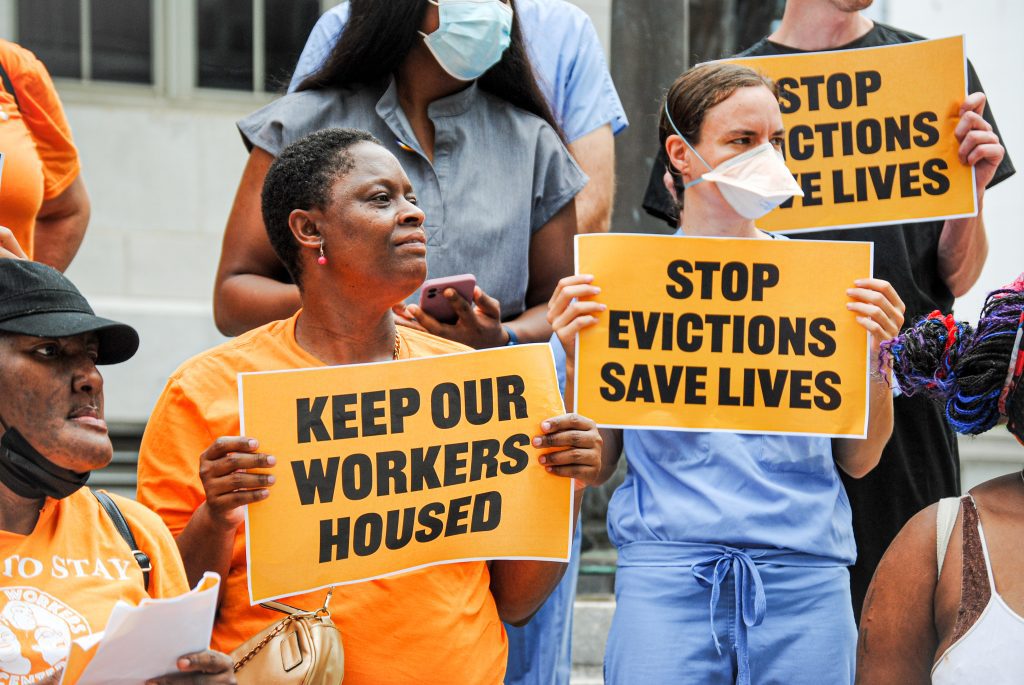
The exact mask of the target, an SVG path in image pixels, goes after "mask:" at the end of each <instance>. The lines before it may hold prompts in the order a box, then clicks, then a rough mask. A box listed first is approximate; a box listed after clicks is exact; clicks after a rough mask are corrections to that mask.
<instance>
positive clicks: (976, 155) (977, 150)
mask: <svg viewBox="0 0 1024 685" xmlns="http://www.w3.org/2000/svg"><path fill="white" fill-rule="evenodd" d="M984 111H985V94H984V93H980V92H979V93H971V94H970V95H968V96H967V98H966V99H965V100H964V101H963V103H962V104H961V105H960V121H959V122H958V123H957V125H956V130H955V131H954V135H956V139H957V142H959V143H960V149H959V151H958V154H959V157H960V163H961V164H967V165H969V166H972V167H974V184H975V186H976V187H977V189H978V199H979V200H980V199H981V197H982V195H983V194H984V193H985V187H986V186H988V184H989V181H991V180H992V177H993V176H995V174H996V169H998V168H999V163H1000V162H1002V161H1003V156H1004V155H1005V154H1006V149H1005V148H1004V147H1003V145H1002V143H1000V142H999V136H997V135H996V134H995V131H993V130H992V124H990V123H988V122H987V121H985V120H984V119H983V118H982V113H983V112H984Z"/></svg>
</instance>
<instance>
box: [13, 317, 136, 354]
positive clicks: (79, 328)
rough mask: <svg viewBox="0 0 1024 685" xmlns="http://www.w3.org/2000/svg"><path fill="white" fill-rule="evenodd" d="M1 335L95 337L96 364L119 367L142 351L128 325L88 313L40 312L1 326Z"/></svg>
mask: <svg viewBox="0 0 1024 685" xmlns="http://www.w3.org/2000/svg"><path fill="white" fill-rule="evenodd" d="M0 331H5V332H7V333H18V334H20V335H32V336H35V337H37V338H66V337H69V336H72V335H82V334H83V333H95V334H96V336H97V337H98V338H99V344H100V347H99V356H98V357H97V359H96V363H97V364H120V363H121V362H123V361H127V360H129V359H131V358H132V357H133V356H134V355H135V353H136V352H137V351H138V349H139V334H138V333H137V332H136V330H135V329H134V328H132V327H131V326H129V325H128V324H124V323H119V322H117V321H111V320H110V319H104V318H103V317H102V316H96V315H95V314H86V313H85V312H53V311H50V312H40V313H39V314H28V315H26V316H19V317H18V318H16V319H10V320H8V321H3V322H0Z"/></svg>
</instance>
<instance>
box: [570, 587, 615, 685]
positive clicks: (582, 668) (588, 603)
mask: <svg viewBox="0 0 1024 685" xmlns="http://www.w3.org/2000/svg"><path fill="white" fill-rule="evenodd" d="M614 612H615V598H614V597H612V596H611V595H590V596H588V595H580V596H578V597H577V599H576V606H575V609H574V613H573V620H572V665H573V674H574V676H573V677H574V678H575V677H576V676H575V674H577V673H578V674H579V677H580V678H584V677H597V680H596V681H593V682H598V683H599V682H601V665H602V664H603V663H604V645H605V642H607V640H608V630H609V628H611V625H612V614H613V613H614ZM594 674H596V676H595V675H594ZM573 682H574V683H575V682H576V680H573ZM585 682H591V681H587V680H581V681H580V684H581V685H582V684H583V683H585Z"/></svg>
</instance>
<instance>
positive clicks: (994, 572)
mask: <svg viewBox="0 0 1024 685" xmlns="http://www.w3.org/2000/svg"><path fill="white" fill-rule="evenodd" d="M1022 347H1024V274H1022V276H1020V277H1018V278H1017V280H1016V281H1014V282H1013V283H1012V284H1010V285H1008V286H1006V287H1005V288H1001V289H999V290H996V291H994V292H992V293H990V294H989V296H988V298H987V299H986V300H985V306H984V308H983V309H982V313H981V316H980V318H979V321H978V326H977V328H976V329H975V328H972V327H971V326H970V324H967V323H966V322H957V321H955V320H954V319H953V317H952V315H949V316H942V315H941V314H939V313H938V312H935V313H933V314H931V315H930V316H929V317H928V318H926V319H924V320H922V321H920V322H918V323H917V324H916V325H914V326H913V327H911V328H909V329H907V330H906V331H904V333H903V334H901V335H900V336H898V337H897V338H894V339H893V340H892V341H891V343H888V344H885V345H883V348H884V351H883V355H885V356H886V357H888V359H889V360H890V361H891V363H892V365H893V375H894V377H895V378H896V380H897V382H898V383H899V387H900V389H901V390H902V391H903V392H905V393H908V394H913V393H922V394H925V395H927V396H930V397H933V398H934V399H936V400H937V401H943V402H944V403H945V407H946V418H947V420H948V421H949V423H950V425H951V426H952V427H953V428H954V430H956V431H957V432H959V433H964V434H972V435H976V434H979V433H983V432H985V431H987V430H989V429H990V428H992V427H994V426H996V425H998V424H1000V423H1003V422H1005V423H1006V427H1007V429H1008V430H1009V431H1010V433H1011V434H1013V435H1014V437H1016V438H1017V440H1018V442H1021V443H1022V444H1024V390H1022V388H1024V382H1021V377H1022V375H1024V352H1022V351H1021V348H1022ZM1021 461H1024V452H1022V453H1021ZM958 505H959V506H958ZM1022 540H1024V472H1014V473H1011V474H1008V475H1005V476H1001V477H999V478H994V479H992V480H990V481H987V482H985V483H982V484H981V485H978V486H977V487H975V488H973V489H972V490H971V492H970V495H969V496H965V497H964V498H963V499H962V500H960V502H958V501H957V500H956V498H951V499H950V500H943V501H942V502H939V503H938V504H934V505H932V506H930V507H928V508H926V509H924V510H923V511H921V512H920V513H918V514H917V515H916V516H915V517H914V518H912V519H911V520H910V521H909V522H908V523H907V525H906V526H905V527H904V528H903V530H902V531H901V532H900V534H899V535H898V536H897V537H896V539H895V540H894V541H893V543H892V545H891V546H890V547H889V549H888V551H887V552H886V553H885V556H884V557H883V558H882V561H881V563H880V564H879V566H878V570H877V571H876V572H875V576H874V579H873V580H872V582H871V587H870V589H869V590H868V594H867V598H866V599H865V601H864V610H863V613H862V618H861V624H860V639H859V642H858V645H857V680H856V682H857V683H858V685H890V684H891V685H918V684H921V685H924V684H926V683H931V684H932V685H954V684H955V685H971V684H974V683H977V684H979V685H1011V684H1013V685H1019V684H1020V683H1024V545H1022V544H1021V541H1022Z"/></svg>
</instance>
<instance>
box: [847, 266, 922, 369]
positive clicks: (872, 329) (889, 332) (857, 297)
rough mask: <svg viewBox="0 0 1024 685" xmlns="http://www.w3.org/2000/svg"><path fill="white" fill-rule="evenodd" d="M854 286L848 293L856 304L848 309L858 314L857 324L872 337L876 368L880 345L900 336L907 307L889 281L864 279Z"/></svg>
mask: <svg viewBox="0 0 1024 685" xmlns="http://www.w3.org/2000/svg"><path fill="white" fill-rule="evenodd" d="M853 285H854V287H853V288H850V289H849V290H847V291H846V294H847V295H849V296H850V298H851V299H852V300H853V301H852V302H850V303H849V304H847V305H846V308H847V309H849V310H850V311H851V312H855V313H856V314H857V323H859V324H860V325H861V326H863V327H864V328H866V329H867V331H868V333H870V334H871V356H872V358H873V359H874V360H876V361H875V362H874V363H876V364H877V360H878V351H879V345H881V343H882V342H883V341H885V340H892V339H893V338H895V337H896V336H897V335H899V333H900V329H901V328H903V314H904V312H906V311H907V307H906V305H904V304H903V300H902V299H900V296H899V295H898V294H897V293H896V290H895V289H894V288H893V287H892V284H890V283H889V282H888V281H883V280H882V279H880V278H863V279H857V280H856V281H854V282H853Z"/></svg>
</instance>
